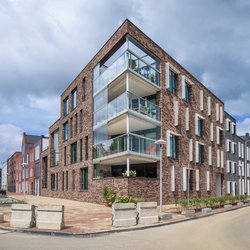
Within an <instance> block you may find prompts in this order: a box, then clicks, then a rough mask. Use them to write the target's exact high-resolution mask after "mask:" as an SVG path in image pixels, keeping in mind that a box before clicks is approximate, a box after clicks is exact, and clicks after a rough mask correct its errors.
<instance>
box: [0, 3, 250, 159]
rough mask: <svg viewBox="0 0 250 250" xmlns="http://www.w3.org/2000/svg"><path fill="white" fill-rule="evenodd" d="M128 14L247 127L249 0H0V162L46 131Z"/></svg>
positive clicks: (249, 114) (249, 118)
mask: <svg viewBox="0 0 250 250" xmlns="http://www.w3.org/2000/svg"><path fill="white" fill-rule="evenodd" d="M126 18H128V19H130V20H131V21H132V22H133V23H134V24H135V25H136V26H138V27H139V28H140V29H141V30H142V31H143V32H144V33H146V34H147V35H148V36H149V37H150V38H151V39H152V40H154V41H155V42H156V43H157V44H158V45H160V46H161V47H162V48H163V49H164V50H165V51H166V52H167V53H168V54H170V55H171V56H172V57H173V58H174V59H176V60H177V61H178V62H179V63H180V64H181V65H183V66H184V67H185V68H186V69H187V70H188V71H189V72H191V73H192V74H193V75H194V76H195V77H196V78H198V79H199V80H200V81H201V82H202V83H203V84H204V85H205V86H207V87H208V88H209V89H210V90H212V91H213V92H214V93H215V94H216V95H217V96H218V97H219V98H220V99H222V100H223V101H224V103H225V108H226V111H228V112H229V113H230V114H232V115H233V116H235V117H236V118H237V121H238V134H239V135H243V134H245V132H247V131H248V132H250V108H249V107H250V46H249V45H250V0H209V1H205V0H189V1H187V0H157V1H155V0H126V1H118V0H102V1H100V0H91V1H89V0H70V1H69V0H53V1H52V0H40V1H37V0H25V1H23V0H0V34H1V36H0V164H1V162H3V161H5V160H6V159H7V158H8V157H9V156H11V154H12V153H14V152H15V151H20V149H21V141H22V133H23V132H24V131H26V133H27V134H34V135H42V134H43V135H47V134H48V128H49V126H50V125H52V124H53V123H54V122H55V121H56V120H57V119H58V118H59V101H60V94H61V93H62V92H63V91H64V89H65V88H66V87H67V86H68V85H69V84H70V83H71V82H72V80H73V79H74V78H75V77H76V76H77V74H78V73H79V72H80V71H81V70H82V69H83V67H84V66H85V65H86V64H87V63H88V62H89V60H91V58H92V57H93V56H94V55H95V54H96V52H97V51H98V50H99V49H100V48H101V47H102V45H103V44H104V43H105V42H106V41H107V40H108V38H109V37H110V36H111V35H112V34H113V33H114V31H115V30H116V29H117V28H118V27H119V26H120V25H121V23H122V22H123V21H124V20H125V19H126Z"/></svg>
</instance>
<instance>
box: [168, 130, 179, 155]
mask: <svg viewBox="0 0 250 250" xmlns="http://www.w3.org/2000/svg"><path fill="white" fill-rule="evenodd" d="M168 146H169V156H170V157H171V158H174V159H177V158H178V136H176V135H173V134H170V135H169V142H168Z"/></svg>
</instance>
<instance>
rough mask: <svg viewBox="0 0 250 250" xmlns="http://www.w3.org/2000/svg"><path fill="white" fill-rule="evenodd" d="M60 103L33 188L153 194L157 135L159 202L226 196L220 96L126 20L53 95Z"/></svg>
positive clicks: (91, 196) (95, 197)
mask: <svg viewBox="0 0 250 250" xmlns="http://www.w3.org/2000/svg"><path fill="white" fill-rule="evenodd" d="M60 110H61V114H60V118H59V119H58V120H57V121H56V122H55V123H54V124H53V125H52V126H51V127H50V129H49V149H48V150H46V151H44V152H43V153H42V158H41V161H42V173H41V175H42V195H47V196H52V197H61V198H69V199H76V200H82V201H88V202H98V203H100V202H101V201H102V197H101V191H102V189H103V187H105V186H107V187H111V188H113V189H115V191H116V192H117V195H121V196H135V197H144V198H145V199H146V200H159V164H160V154H159V151H160V148H159V145H157V144H156V143H155V142H156V141H157V140H158V139H159V138H163V139H164V140H165V141H166V145H163V154H162V163H163V202H164V203H171V202H174V201H175V200H176V199H179V198H185V197H187V196H190V197H207V196H211V195H212V196H215V195H216V196H221V195H224V194H225V193H226V190H225V186H226V185H225V180H226V179H225V133H224V132H225V130H224V103H223V102H222V101H221V100H220V99H219V98H218V97H216V96H215V95H214V94H213V93H212V92H211V91H210V90H208V89H207V88H206V87H205V86H204V85H203V84H202V83H201V82H199V81H198V80H197V79H196V78H195V77H194V76H193V75H192V74H191V73H190V72H188V71H187V70H186V69H185V68H183V67H182V66H181V65H180V64H179V63H178V62H177V61H176V60H174V59H173V58H172V57H171V56H170V55H168V54H167V53H166V52H165V51H164V50H163V49H162V48H160V47H159V46H158V45H157V44H156V43H155V42H153V41H152V40H151V39H150V38H148V37H147V36H146V35H145V34H144V33H143V32H142V31H141V30H139V29H138V28H137V27H136V26H135V25H134V24H133V23H131V22H130V21H129V20H126V21H125V22H124V23H123V24H122V25H121V26H120V27H119V28H118V30H117V31H116V32H115V33H114V34H113V35H112V36H111V38H110V39H109V40H108V41H107V42H106V43H105V44H104V46H103V47H102V48H101V49H100V50H99V52H98V53H97V54H96V55H95V56H94V58H93V59H92V60H91V61H90V62H89V63H88V64H87V66H86V67H85V68H84V69H83V70H82V71H81V72H80V73H79V75H78V76H77V77H76V78H75V79H74V80H73V82H72V83H71V84H70V85H69V86H68V88H67V89H66V90H65V91H64V92H63V93H62V95H61V109H60ZM131 171H135V172H136V177H131V176H130V174H131ZM133 173H134V172H133Z"/></svg>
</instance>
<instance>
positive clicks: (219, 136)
mask: <svg viewBox="0 0 250 250" xmlns="http://www.w3.org/2000/svg"><path fill="white" fill-rule="evenodd" d="M222 142H223V130H222V129H221V128H220V127H217V144H219V145H222Z"/></svg>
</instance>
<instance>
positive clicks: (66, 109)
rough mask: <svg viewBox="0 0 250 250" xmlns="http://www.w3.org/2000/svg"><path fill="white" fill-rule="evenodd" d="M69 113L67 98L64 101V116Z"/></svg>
mask: <svg viewBox="0 0 250 250" xmlns="http://www.w3.org/2000/svg"><path fill="white" fill-rule="evenodd" d="M68 113H69V98H68V97H66V98H65V99H64V100H63V114H64V116H66V115H67V114H68Z"/></svg>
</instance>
